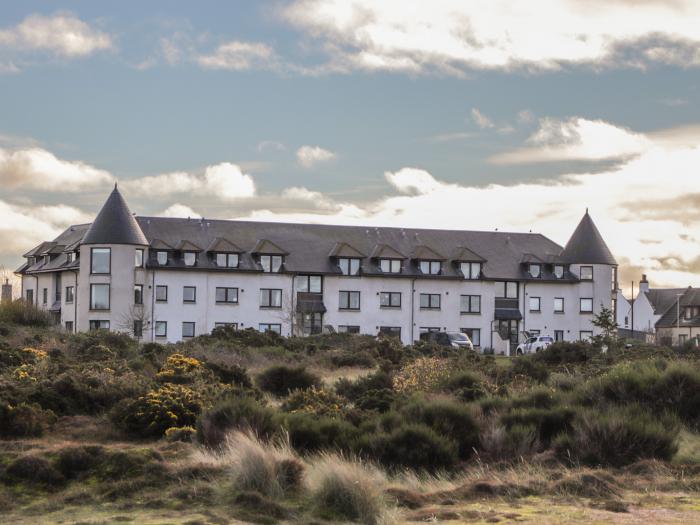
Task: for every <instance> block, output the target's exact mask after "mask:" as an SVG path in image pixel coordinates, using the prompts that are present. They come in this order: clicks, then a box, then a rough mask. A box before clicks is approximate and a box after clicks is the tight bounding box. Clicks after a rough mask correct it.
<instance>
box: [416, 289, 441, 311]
mask: <svg viewBox="0 0 700 525" xmlns="http://www.w3.org/2000/svg"><path fill="white" fill-rule="evenodd" d="M420 307H421V308H423V309H429V310H439V309H440V294H439V293H422V294H420Z"/></svg>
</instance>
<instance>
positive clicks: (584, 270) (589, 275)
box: [581, 266, 593, 281]
mask: <svg viewBox="0 0 700 525" xmlns="http://www.w3.org/2000/svg"><path fill="white" fill-rule="evenodd" d="M581 280H582V281H592V280H593V266H581Z"/></svg>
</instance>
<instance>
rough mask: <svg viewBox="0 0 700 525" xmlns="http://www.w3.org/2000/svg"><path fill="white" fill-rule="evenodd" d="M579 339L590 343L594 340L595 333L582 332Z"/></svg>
mask: <svg viewBox="0 0 700 525" xmlns="http://www.w3.org/2000/svg"><path fill="white" fill-rule="evenodd" d="M578 338H579V341H589V340H590V339H592V338H593V332H591V331H590V330H581V332H579V336H578Z"/></svg>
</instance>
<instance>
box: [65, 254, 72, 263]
mask: <svg viewBox="0 0 700 525" xmlns="http://www.w3.org/2000/svg"><path fill="white" fill-rule="evenodd" d="M66 262H67V263H72V262H73V254H72V253H67V254H66Z"/></svg>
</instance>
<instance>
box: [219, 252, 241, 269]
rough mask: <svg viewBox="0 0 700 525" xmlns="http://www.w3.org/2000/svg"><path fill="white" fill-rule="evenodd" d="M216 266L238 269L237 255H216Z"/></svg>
mask: <svg viewBox="0 0 700 525" xmlns="http://www.w3.org/2000/svg"><path fill="white" fill-rule="evenodd" d="M216 265H217V266H219V267H221V268H238V254H237V253H217V254H216Z"/></svg>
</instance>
